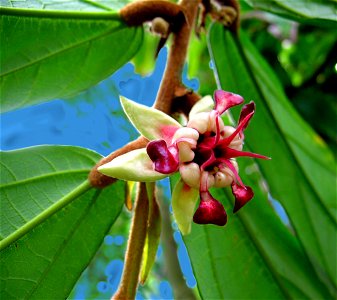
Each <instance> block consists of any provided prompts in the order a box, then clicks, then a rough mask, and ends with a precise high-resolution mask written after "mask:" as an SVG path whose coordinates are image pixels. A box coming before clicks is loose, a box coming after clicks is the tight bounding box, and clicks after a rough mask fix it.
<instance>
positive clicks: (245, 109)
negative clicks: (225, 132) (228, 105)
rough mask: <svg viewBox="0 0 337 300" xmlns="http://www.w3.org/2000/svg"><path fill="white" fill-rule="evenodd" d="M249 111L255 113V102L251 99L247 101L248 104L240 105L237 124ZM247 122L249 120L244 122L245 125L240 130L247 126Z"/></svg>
mask: <svg viewBox="0 0 337 300" xmlns="http://www.w3.org/2000/svg"><path fill="white" fill-rule="evenodd" d="M251 113H253V114H254V113H255V103H254V102H253V101H251V102H249V103H248V104H246V105H244V106H243V107H242V110H241V113H240V117H239V124H240V123H241V122H242V121H243V120H244V119H245V118H246V117H247V116H248V115H250V114H251ZM252 116H253V115H252ZM248 121H249V120H248ZM248 123H249V122H247V123H246V124H245V126H244V127H243V128H242V130H244V129H245V128H246V127H247V126H248Z"/></svg>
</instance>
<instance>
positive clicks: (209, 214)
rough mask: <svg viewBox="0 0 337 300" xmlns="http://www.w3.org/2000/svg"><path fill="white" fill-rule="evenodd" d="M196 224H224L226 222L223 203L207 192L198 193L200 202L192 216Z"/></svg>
mask: <svg viewBox="0 0 337 300" xmlns="http://www.w3.org/2000/svg"><path fill="white" fill-rule="evenodd" d="M193 222H194V223H197V224H214V225H218V226H224V225H225V224H226V223H227V213H226V211H225V209H224V207H223V205H222V204H221V203H220V202H219V201H217V200H215V199H214V198H213V197H212V195H211V194H210V193H209V192H208V191H207V192H201V193H200V204H199V207H198V209H197V210H196V212H195V213H194V216H193Z"/></svg>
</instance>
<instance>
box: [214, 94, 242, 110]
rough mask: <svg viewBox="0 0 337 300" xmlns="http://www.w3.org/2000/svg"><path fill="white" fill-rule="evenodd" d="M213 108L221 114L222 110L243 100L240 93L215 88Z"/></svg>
mask: <svg viewBox="0 0 337 300" xmlns="http://www.w3.org/2000/svg"><path fill="white" fill-rule="evenodd" d="M214 99H215V110H216V111H217V112H218V113H219V114H220V115H221V114H222V113H223V112H224V111H226V110H227V109H228V108H231V107H232V106H235V105H239V104H241V103H242V102H243V98H242V97H241V96H240V95H237V94H233V93H230V92H225V91H223V90H217V91H215V92H214Z"/></svg>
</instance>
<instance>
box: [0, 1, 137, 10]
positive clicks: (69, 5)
mask: <svg viewBox="0 0 337 300" xmlns="http://www.w3.org/2000/svg"><path fill="white" fill-rule="evenodd" d="M131 1H132V0H118V1H116V0H100V1H95V0H66V1H50V0H39V1H33V0H21V1H15V0H2V1H1V5H2V6H5V7H13V8H29V9H44V10H63V11H68V10H70V11H106V10H119V9H121V8H122V7H123V6H125V5H126V4H128V3H130V2H131Z"/></svg>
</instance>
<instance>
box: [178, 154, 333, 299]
mask: <svg viewBox="0 0 337 300" xmlns="http://www.w3.org/2000/svg"><path fill="white" fill-rule="evenodd" d="M248 169H249V170H250V172H249V173H250V175H249V176H248V175H247V174H246V172H245V171H244V170H248ZM240 170H241V171H240V176H241V177H242V180H243V181H244V183H245V184H247V185H249V186H251V187H253V189H254V193H255V196H254V198H253V199H252V200H251V201H250V202H249V203H248V204H246V206H245V207H243V208H242V209H241V210H240V211H239V212H238V213H236V214H233V213H231V212H230V210H232V209H233V196H232V195H231V192H230V188H224V189H213V190H212V191H211V192H212V195H213V196H214V197H215V198H216V199H217V200H220V201H221V202H222V203H223V205H224V207H225V209H226V210H227V212H228V223H227V224H226V225H225V227H219V226H214V225H197V224H193V225H192V232H191V234H190V235H187V236H184V241H185V244H186V247H187V249H188V253H189V256H190V259H191V262H192V266H193V270H194V274H195V276H196V280H197V283H198V289H199V292H200V294H201V297H202V298H203V299H306V298H310V299H329V298H330V295H329V293H328V292H327V290H326V289H325V287H324V286H323V285H322V284H321V282H320V281H319V279H318V278H317V276H316V274H315V272H314V271H313V270H312V267H311V265H310V263H309V261H308V260H307V258H306V256H305V254H304V253H303V251H302V248H301V246H300V244H299V243H298V241H297V240H296V238H295V237H294V236H293V235H292V234H291V233H290V231H289V230H288V228H286V227H285V226H284V225H283V224H282V223H281V221H280V219H279V218H278V216H277V215H276V214H275V212H274V211H273V209H272V208H271V206H270V203H268V199H267V198H268V196H267V193H266V191H263V190H262V189H261V188H260V187H259V186H261V185H262V179H261V176H260V175H259V172H258V171H257V168H256V166H255V165H254V164H252V161H251V160H250V159H246V158H245V159H242V160H241V161H240ZM243 287H244V288H243Z"/></svg>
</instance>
